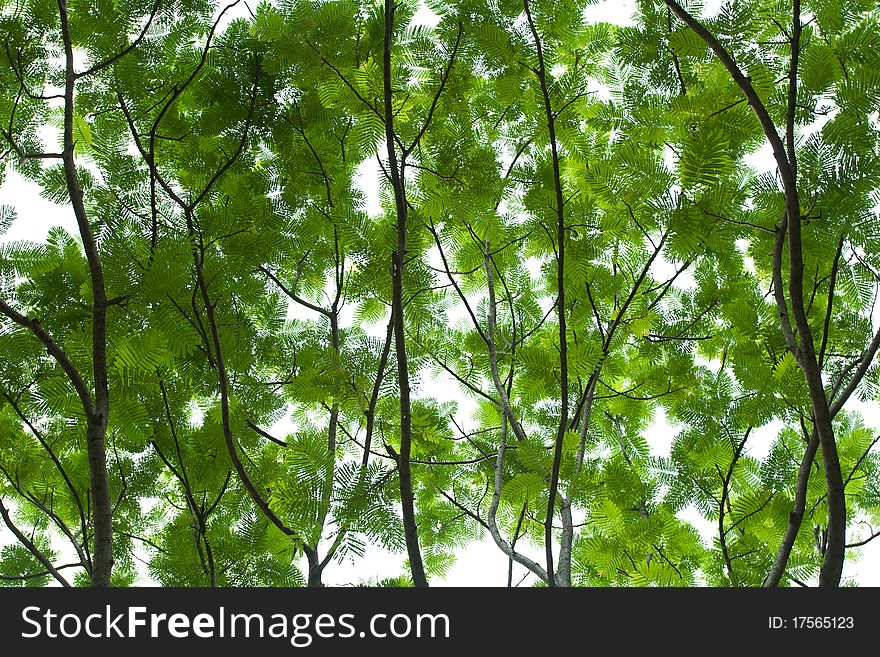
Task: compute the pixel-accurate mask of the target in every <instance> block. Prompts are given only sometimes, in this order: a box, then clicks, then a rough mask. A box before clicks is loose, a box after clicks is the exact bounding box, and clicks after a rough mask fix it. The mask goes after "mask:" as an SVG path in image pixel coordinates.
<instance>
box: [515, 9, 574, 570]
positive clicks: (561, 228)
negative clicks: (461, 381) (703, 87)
mask: <svg viewBox="0 0 880 657" xmlns="http://www.w3.org/2000/svg"><path fill="white" fill-rule="evenodd" d="M523 8H524V10H525V13H526V18H527V20H528V23H529V27H530V29H531V32H532V37H533V38H534V40H535V50H536V51H537V56H538V68H537V71H536V73H537V76H538V82H539V83H540V86H541V96H542V97H543V100H544V113H545V115H546V119H547V131H548V133H549V137H550V155H551V158H552V160H553V184H554V188H555V189H554V191H555V193H556V287H557V290H556V315H557V317H558V320H559V393H560V396H559V402H560V410H559V426H558V428H557V431H556V444H555V446H554V450H553V469H552V471H551V474H550V494H549V495H548V497H547V518H546V519H545V521H544V550H545V553H546V559H547V577H548V582H547V584H548V585H549V586H556V585H557V581H556V578H555V577H554V575H553V518H554V517H555V515H556V496H557V492H558V490H559V470H560V467H561V464H562V444H563V441H564V439H565V432H566V430H567V429H568V336H567V330H566V326H565V198H564V196H563V193H562V178H561V176H560V173H559V151H558V148H557V144H556V115H555V114H554V112H553V107H552V105H551V102H550V91H549V89H548V87H547V74H546V73H547V72H546V67H545V65H544V47H543V45H542V43H541V35H540V34H538V30H537V28H536V26H535V22H534V20H533V18H532V13H531V10H530V8H529V0H523ZM562 556H563V555H561V554H560V558H562ZM565 556H566V558H567V559H571V552H570V551H569V552H568V554H567V555H565ZM563 569H564V570H565V571H566V572H568V571H570V569H571V564H570V563H569V564H566V565H565V566H563Z"/></svg>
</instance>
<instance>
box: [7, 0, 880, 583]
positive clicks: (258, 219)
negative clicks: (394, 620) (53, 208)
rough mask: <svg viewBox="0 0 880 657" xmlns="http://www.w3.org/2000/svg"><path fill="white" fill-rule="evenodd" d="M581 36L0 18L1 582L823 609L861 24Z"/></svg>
mask: <svg viewBox="0 0 880 657" xmlns="http://www.w3.org/2000/svg"><path fill="white" fill-rule="evenodd" d="M594 4H595V3H593V2H591V1H590V0H564V1H559V0H554V1H553V2H550V1H549V0H426V2H425V3H419V2H416V0H398V1H396V2H395V1H394V0H278V1H277V2H265V1H264V2H261V3H260V4H258V5H255V6H252V5H248V4H247V3H246V2H245V0H236V1H234V2H232V3H231V4H229V5H222V4H220V5H216V4H214V3H213V2H210V1H208V0H118V1H116V2H112V3H111V2H103V1H99V2H84V1H83V0H0V32H2V34H3V35H4V37H3V48H2V49H0V87H2V93H0V182H3V183H4V184H6V185H10V184H14V183H15V180H18V179H22V178H23V179H26V180H28V181H32V182H33V183H36V184H37V185H38V187H39V190H40V193H41V195H42V196H43V197H44V198H45V199H47V200H48V201H51V202H52V203H55V204H58V206H59V212H62V213H67V214H69V215H70V216H72V218H73V222H72V223H70V224H69V226H71V227H73V226H75V230H74V229H72V228H71V229H65V228H63V227H60V226H59V227H54V228H52V229H51V230H50V231H49V233H48V235H47V237H46V239H45V240H41V241H40V240H10V239H4V238H3V233H5V232H6V231H7V230H8V229H9V228H10V227H11V226H12V225H13V224H15V225H16V226H18V225H21V223H24V224H27V223H28V222H32V221H34V220H35V218H34V217H29V216H27V215H26V214H20V213H18V214H17V212H16V207H14V205H7V206H2V207H0V475H2V476H0V515H2V518H3V521H4V526H5V530H4V531H3V533H2V534H0V536H2V539H3V540H2V543H3V545H4V547H3V548H2V551H0V584H3V585H10V586H22V585H25V586H42V585H48V584H56V585H58V584H60V585H63V586H108V585H113V586H125V585H132V584H137V583H143V582H144V581H145V579H146V578H149V579H150V580H152V581H155V582H157V583H159V584H161V585H165V586H244V585H248V586H305V585H308V586H322V585H324V584H325V583H332V582H333V581H334V578H333V576H332V570H333V569H334V567H336V566H337V564H339V563H340V562H344V561H347V560H353V561H355V562H357V563H362V564H363V569H364V571H365V572H364V576H363V579H362V581H361V583H362V584H365V585H387V586H410V585H415V586H427V585H428V584H429V583H430V582H432V581H433V582H442V580H443V577H444V575H445V574H446V573H447V572H448V571H449V569H450V567H451V566H452V565H453V564H454V563H455V561H456V559H457V558H460V555H461V554H462V551H463V550H464V549H465V548H466V547H467V546H468V545H471V544H474V543H476V542H485V543H489V544H491V545H493V546H494V547H495V548H497V550H496V552H495V554H496V557H495V558H497V560H498V562H499V563H500V564H507V582H506V583H507V585H508V586H513V585H516V584H517V583H518V582H520V581H521V578H522V581H529V582H530V583H533V584H535V585H539V586H551V587H553V586H695V585H711V586H762V585H764V586H791V585H815V584H818V585H819V586H832V587H833V586H838V585H842V584H845V583H857V582H853V581H851V580H848V579H847V578H845V577H843V570H844V564H845V562H846V561H847V560H854V559H857V558H858V556H859V551H860V548H862V547H863V546H865V545H867V544H868V543H869V542H870V541H871V540H872V539H873V538H875V537H876V536H878V535H880V529H878V530H877V531H875V529H874V526H875V525H876V524H877V523H878V522H880V477H878V475H880V457H878V453H877V451H876V450H875V449H874V448H875V446H876V444H877V442H878V440H880V426H875V425H877V422H878V417H880V416H878V415H877V414H876V411H875V409H876V406H875V405H874V404H875V403H876V402H877V400H878V394H880V390H878V374H880V369H878V368H877V366H876V365H875V359H876V357H877V352H878V348H880V330H878V328H877V324H878V321H877V313H876V312H875V305H876V301H877V297H878V293H880V273H878V272H880V222H878V201H880V191H878V190H880V122H878V103H880V73H878V71H880V11H878V9H877V8H876V3H874V2H871V1H869V0H847V1H846V2H844V1H843V0H803V1H801V0H790V1H789V0H786V1H781V2H780V1H776V0H773V1H771V0H725V1H723V2H721V4H720V8H719V9H717V11H712V12H710V11H708V10H706V9H705V8H704V7H703V6H702V3H701V2H699V1H698V0H690V1H689V2H677V1H676V0H638V1H637V2H636V3H635V6H634V13H633V16H632V21H631V22H630V24H628V25H616V24H612V23H609V22H602V21H596V20H593V19H588V18H587V16H588V12H589V11H590V9H591V5H594ZM592 8H593V9H595V7H592ZM589 15H592V13H590V14H589ZM425 16H429V17H430V19H431V20H425V19H424V18H425ZM4 181H5V182H4ZM374 194H375V195H377V198H378V202H377V203H375V202H373V203H371V198H372V197H373V195H374ZM20 222H21V223H20ZM663 434H666V435H663ZM664 441H665V442H667V443H671V445H670V447H669V449H668V450H663V449H660V448H658V445H659V444H661V443H663V442H664ZM707 526H708V527H711V528H712V535H711V536H706V532H705V531H704V532H703V533H702V534H701V532H700V531H699V530H700V529H701V528H705V527H707ZM368 550H370V551H373V550H379V551H381V552H384V553H390V554H393V555H397V557H396V558H399V562H400V564H401V569H400V571H399V575H398V576H397V577H395V578H391V579H379V578H378V577H374V576H371V575H370V573H369V569H370V563H371V561H370V558H369V557H368V556H367V551H368ZM503 583H504V582H501V581H499V582H498V584H503Z"/></svg>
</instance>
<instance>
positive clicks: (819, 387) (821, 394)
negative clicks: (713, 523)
mask: <svg viewBox="0 0 880 657" xmlns="http://www.w3.org/2000/svg"><path fill="white" fill-rule="evenodd" d="M664 1H665V2H666V4H667V6H668V7H669V8H670V9H671V10H672V12H673V13H674V14H675V15H676V16H677V17H678V18H679V19H681V20H682V21H683V22H684V23H685V24H686V25H688V27H690V28H691V29H692V30H693V31H694V32H696V34H697V35H698V36H699V37H700V38H702V39H703V41H705V42H706V45H708V46H709V47H710V48H711V49H712V51H713V52H714V53H715V55H716V56H717V57H718V59H719V60H720V61H721V63H722V64H724V67H725V68H726V69H727V71H728V72H729V73H730V76H731V77H732V78H733V81H734V82H735V83H736V85H737V86H738V87H739V89H740V91H741V92H742V94H743V96H744V97H745V98H746V100H747V101H748V103H749V106H750V107H751V108H752V110H753V112H754V113H755V116H756V117H757V119H758V121H759V122H760V124H761V128H762V130H763V131H764V135H765V136H766V137H767V140H768V142H769V143H770V146H771V148H772V149H773V157H774V159H775V160H776V164H777V167H778V169H779V174H780V178H781V179H782V185H783V190H784V192H785V212H786V217H785V223H786V224H787V225H786V228H787V232H788V253H789V281H788V295H789V299H790V302H791V314H792V316H793V318H794V328H795V331H796V332H797V337H798V339H799V344H795V343H794V340H793V339H792V328H791V325H790V324H789V320H788V310H787V307H786V302H785V298H784V294H783V293H782V290H781V289H776V290H775V296H776V303H777V306H778V309H779V315H780V319H781V322H782V331H783V333H784V334H785V336H786V340H787V342H788V345H789V349H790V350H792V352H793V354H794V356H795V358H796V360H797V362H798V365H799V366H800V368H801V371H802V372H803V374H804V378H805V380H806V383H807V388H808V390H809V394H810V405H811V407H812V420H813V426H814V427H815V429H816V432H817V433H818V436H819V447H820V448H821V450H822V463H823V466H824V469H825V485H826V488H827V493H828V542H827V545H826V548H825V561H824V563H823V565H822V570H821V572H820V575H819V586H821V587H836V586H839V584H840V577H841V575H842V572H843V561H844V556H845V552H846V498H845V495H844V484H843V475H842V473H841V470H840V459H839V456H838V454H837V442H836V440H835V436H834V427H833V424H832V417H833V416H832V413H831V410H830V408H829V404H828V396H827V394H826V392H825V386H824V383H823V381H822V372H821V370H820V368H819V363H818V360H817V358H816V347H815V343H814V341H813V335H812V331H811V329H810V325H809V322H808V321H807V313H806V307H805V305H804V290H803V273H804V261H803V244H802V237H801V210H800V199H799V197H798V189H797V168H796V167H797V162H796V159H795V152H794V110H795V109H796V104H797V75H798V53H799V49H800V34H801V18H800V0H793V2H792V30H791V34H790V38H791V50H792V58H791V65H790V67H789V89H788V112H787V117H786V140H785V142H783V140H782V138H781V137H780V136H779V132H778V131H777V129H776V126H775V124H774V123H773V120H772V119H771V118H770V114H769V113H768V112H767V108H766V107H765V106H764V102H763V101H762V100H761V97H760V96H759V95H758V93H757V92H756V91H755V88H754V87H753V86H752V83H751V81H750V79H749V78H747V77H746V76H745V75H744V74H743V72H742V71H741V70H740V68H739V66H738V65H737V63H736V61H735V60H734V59H733V57H732V56H731V55H730V53H729V52H728V51H727V49H726V48H725V47H724V46H723V45H722V44H721V42H720V41H718V39H717V38H716V37H715V36H714V35H713V34H712V33H711V32H709V31H708V30H707V29H706V28H705V26H703V24H702V23H700V21H698V20H697V19H696V18H694V16H692V15H691V14H690V13H688V12H687V11H686V10H685V9H683V8H682V6H681V5H680V4H678V2H676V0H664ZM781 230H782V229H780V231H781ZM780 239H781V236H780ZM774 278H775V280H774V288H778V287H779V286H778V283H779V281H780V279H781V276H778V275H775V276H774Z"/></svg>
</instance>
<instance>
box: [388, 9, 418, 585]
mask: <svg viewBox="0 0 880 657" xmlns="http://www.w3.org/2000/svg"><path fill="white" fill-rule="evenodd" d="M394 9H395V5H394V0H385V47H384V53H383V75H384V99H385V139H386V142H387V147H388V168H389V169H390V175H391V185H392V187H393V188H394V207H395V210H396V212H397V248H396V250H395V251H394V254H393V255H392V258H391V265H392V272H391V294H392V300H391V314H392V317H393V322H394V351H395V355H396V356H397V380H398V385H399V387H400V452H399V454H398V456H397V470H398V473H399V479H400V503H401V511H402V514H403V532H404V536H405V538H406V550H407V554H408V555H409V565H410V570H411V571H412V578H413V584H414V585H415V586H418V587H425V586H428V579H427V577H426V576H425V567H424V564H423V563H422V553H421V549H420V547H419V534H418V527H417V525H416V515H415V503H414V500H413V486H412V468H411V463H410V459H411V453H412V417H411V408H412V406H411V401H410V383H409V363H408V361H407V355H406V334H405V333H404V324H405V322H404V318H403V268H404V265H405V263H406V229H407V227H406V224H407V221H406V219H407V204H406V189H405V187H404V185H405V174H406V161H405V160H403V161H401V162H400V163H399V164H398V160H397V151H396V149H395V146H394V144H395V138H396V135H395V132H394V110H393V108H392V100H393V89H392V76H391V47H392V42H393V38H394Z"/></svg>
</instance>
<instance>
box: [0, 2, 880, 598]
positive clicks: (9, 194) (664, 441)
mask: <svg viewBox="0 0 880 657" xmlns="http://www.w3.org/2000/svg"><path fill="white" fill-rule="evenodd" d="M704 5H705V11H704V14H705V15H711V14H714V13H715V12H716V11H717V10H718V8H719V7H720V6H721V0H707V1H706V2H705V3H704ZM241 10H242V12H244V11H245V10H244V8H243V7H241ZM634 10H635V0H604V1H601V2H597V3H595V4H593V5H590V6H589V7H588V8H587V10H586V12H585V15H586V17H587V19H588V20H590V21H599V20H604V21H606V22H611V23H616V24H620V25H627V24H631V23H632V21H631V17H632V15H633V12H634ZM230 18H232V16H230ZM415 21H416V22H419V23H424V24H427V25H433V24H435V23H436V16H434V14H433V13H432V12H431V11H430V10H429V9H427V7H426V6H424V5H422V8H421V9H420V10H419V12H418V13H417V14H416V17H415ZM749 164H751V165H752V166H754V167H756V168H758V169H766V170H769V169H772V168H773V162H772V158H771V157H770V153H769V151H768V150H766V149H763V150H761V151H759V152H758V153H757V154H754V155H753V156H751V159H750V161H749ZM359 174H360V180H359V183H358V185H359V187H360V188H361V190H362V191H363V192H364V194H365V196H366V198H367V202H366V207H365V210H367V211H368V212H369V213H370V214H374V215H375V214H380V213H381V212H382V207H381V203H380V201H379V191H378V190H379V168H378V165H377V163H376V162H375V160H369V161H367V162H365V163H364V164H363V165H362V167H361V169H360V171H359ZM0 204H7V205H11V206H13V207H14V208H16V210H17V212H18V219H17V220H16V221H15V222H14V223H13V225H12V227H11V228H10V229H9V231H7V233H6V234H5V235H2V236H0V243H2V242H6V241H15V240H27V241H35V242H39V241H43V240H45V237H46V234H47V231H48V230H49V228H50V227H52V226H62V227H64V228H66V229H67V230H68V231H69V232H71V233H73V234H76V224H75V220H74V217H73V214H72V211H71V210H70V207H69V206H58V205H55V204H53V203H51V202H49V201H46V200H45V199H43V198H42V197H41V196H40V194H39V186H38V185H37V184H35V183H33V182H30V181H27V180H24V179H23V178H21V177H20V176H18V175H17V174H15V173H12V172H9V173H8V174H7V177H6V181H5V182H4V183H3V184H2V186H0ZM297 314H299V315H301V313H299V312H297ZM372 328H373V330H372V331H371V332H376V333H379V332H382V331H383V329H382V328H381V327H378V326H376V327H372ZM419 394H420V395H424V396H431V397H434V398H436V399H438V400H440V401H447V400H450V401H451V400H454V401H457V402H458V404H459V418H461V419H462V421H465V422H467V420H468V415H469V412H470V410H471V409H472V408H473V407H474V406H473V402H472V401H471V400H470V399H467V398H465V397H464V396H463V395H462V394H461V392H460V391H459V388H458V386H457V385H456V384H455V383H454V382H453V381H451V380H450V379H449V377H446V379H445V380H443V379H437V378H435V379H434V380H433V381H432V383H431V385H430V386H427V387H424V388H422V389H421V390H420V391H419ZM850 405H851V406H852V407H856V408H857V409H858V410H859V411H861V412H862V413H863V414H864V416H865V421H866V424H867V425H868V426H872V427H875V428H876V427H878V426H880V407H878V405H877V404H864V403H858V404H856V403H852V402H851V404H850ZM780 426H781V423H779V422H773V423H771V424H770V425H768V426H766V427H762V428H760V429H758V430H756V431H754V432H753V433H752V435H751V437H750V440H749V443H748V448H747V451H748V453H749V454H750V455H752V456H754V457H756V458H762V457H763V456H764V455H766V453H767V450H768V449H769V446H770V444H771V442H772V440H773V438H774V437H775V435H776V432H777V431H778V430H779V428H780ZM291 428H292V427H291V425H290V424H289V423H287V422H284V421H282V422H280V423H278V424H277V425H276V426H275V427H274V428H273V430H274V431H276V432H277V434H278V435H285V434H286V433H287V431H289V430H290V429H291ZM674 433H675V428H674V427H672V426H670V425H669V423H668V422H667V421H666V418H665V414H663V413H662V412H661V413H659V414H658V416H657V417H656V418H655V422H654V424H653V425H652V426H651V427H650V428H649V429H648V430H647V431H646V432H645V434H644V435H645V438H646V440H648V442H649V444H650V445H651V447H652V449H653V450H654V451H655V453H657V454H659V455H668V453H669V449H670V446H671V443H672V439H673V437H674ZM679 517H681V518H682V519H684V520H687V521H689V522H691V523H693V524H694V526H696V527H697V528H698V530H699V531H700V533H701V535H702V536H703V539H704V541H705V542H706V544H711V541H712V540H713V539H714V537H715V534H716V532H717V528H716V526H715V523H714V522H709V521H707V520H705V519H704V518H702V517H701V516H700V515H699V514H698V513H697V512H696V511H695V510H694V509H692V508H689V509H685V510H684V511H683V512H682V513H680V514H679ZM12 541H14V537H12V535H11V534H10V533H9V532H8V531H7V530H6V528H5V527H3V528H0V544H6V543H10V542H12ZM55 547H56V549H58V550H59V551H60V552H61V553H62V554H65V553H67V552H69V547H68V546H67V545H66V544H65V542H63V541H60V540H59V541H58V542H57V543H56V545H55ZM518 549H520V551H523V552H525V553H526V554H527V555H528V556H531V557H532V558H535V559H536V560H538V561H539V562H540V561H543V557H542V554H541V553H542V550H540V549H539V548H537V547H534V546H532V547H528V546H526V545H525V544H524V543H520V544H519V545H518ZM862 555H863V556H862V558H861V559H860V560H859V561H858V562H856V563H852V562H848V563H847V565H846V568H845V570H844V576H845V577H853V578H855V580H856V581H857V582H858V583H859V584H860V585H863V586H869V585H870V586H878V585H880V541H878V542H875V543H871V544H869V546H868V547H866V548H864V549H863V550H862ZM404 560H405V555H403V554H389V553H387V552H385V551H384V550H381V549H379V548H376V547H374V546H369V545H368V547H367V550H366V554H365V556H364V557H363V558H359V559H357V560H355V561H353V562H350V561H347V562H343V563H341V564H340V563H333V564H331V565H330V566H329V567H328V568H327V570H326V571H325V573H324V580H325V583H327V584H329V585H343V586H344V585H351V584H355V583H357V582H358V581H360V580H364V579H368V578H373V579H375V578H378V579H381V578H384V577H395V576H398V575H400V574H401V573H402V572H404V563H405V562H404ZM302 568H303V572H305V564H304V563H303V564H302ZM507 568H508V562H507V558H506V557H505V556H504V555H503V554H502V553H501V551H500V550H498V548H497V547H496V546H495V544H494V543H493V542H492V540H491V538H489V537H488V536H487V537H486V538H485V539H484V540H483V541H478V542H474V543H472V544H470V545H468V546H467V547H466V548H464V549H462V550H460V551H459V552H458V554H457V561H456V563H455V565H454V566H453V567H452V568H451V569H450V571H449V573H448V575H447V577H446V578H445V579H444V580H442V581H438V580H433V581H432V583H433V584H434V585H448V586H503V585H505V584H506V582H507ZM524 573H525V570H524V569H523V568H522V567H519V566H516V567H515V568H514V583H516V582H518V581H520V578H521V577H522V576H523V575H524ZM532 581H533V578H531V577H529V578H527V579H526V580H525V583H524V584H523V585H528V584H529V583H530V582H532ZM142 583H143V584H144V585H149V584H150V583H151V582H149V580H148V579H146V578H144V580H143V582H142Z"/></svg>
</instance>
